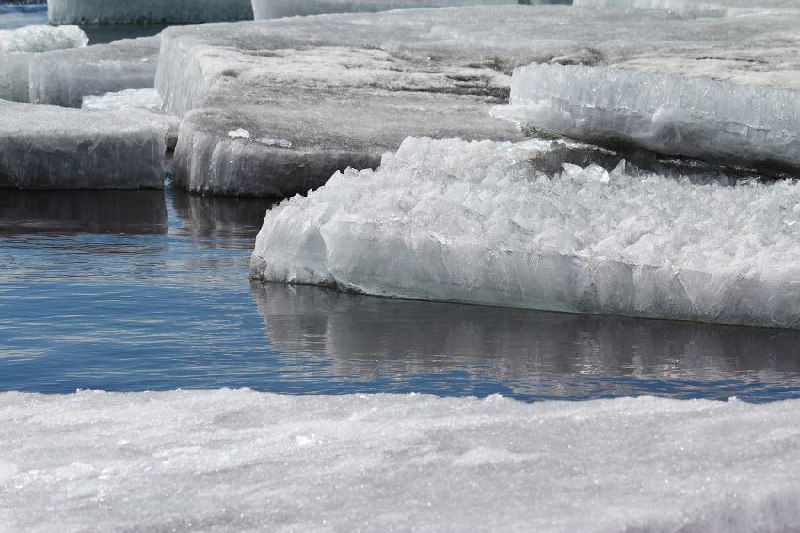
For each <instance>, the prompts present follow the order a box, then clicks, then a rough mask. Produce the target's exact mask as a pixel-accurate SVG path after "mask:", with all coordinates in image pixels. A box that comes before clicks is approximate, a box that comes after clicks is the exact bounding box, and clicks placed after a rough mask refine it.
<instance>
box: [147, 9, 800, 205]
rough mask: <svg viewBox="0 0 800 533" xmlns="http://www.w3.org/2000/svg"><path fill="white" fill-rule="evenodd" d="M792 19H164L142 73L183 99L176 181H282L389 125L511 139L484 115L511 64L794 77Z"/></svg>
mask: <svg viewBox="0 0 800 533" xmlns="http://www.w3.org/2000/svg"><path fill="white" fill-rule="evenodd" d="M798 24H800V14H794V15H792V14H791V13H789V14H786V13H782V14H780V15H776V14H772V13H769V12H764V13H755V14H750V15H747V16H742V17H716V18H694V19H693V18H689V19H685V18H681V17H676V16H675V14H674V13H671V12H668V11H659V10H637V11H631V12H629V13H626V14H625V16H624V17H621V15H620V12H619V11H615V10H598V9H590V8H575V7H567V6H514V5H510V6H492V7H486V6H483V7H480V6H479V7H458V8H442V9H413V10H396V11H390V12H382V13H349V14H341V15H323V16H314V17H294V18H287V19H281V20H267V21H257V22H249V23H236V24H213V25H205V26H202V27H180V28H178V27H176V28H170V29H168V30H166V31H165V32H163V34H162V48H161V54H160V58H159V68H158V73H157V75H156V88H157V90H158V91H159V93H160V94H161V96H162V98H163V100H164V103H165V106H166V108H167V109H169V110H170V111H172V112H174V113H177V114H183V113H186V112H188V111H191V113H190V114H189V115H188V116H187V120H186V121H185V123H184V129H183V130H182V133H181V137H182V138H181V140H180V142H179V144H178V147H177V149H176V159H175V162H176V167H175V171H176V176H177V177H178V182H179V183H180V184H182V185H183V186H186V187H188V188H189V189H191V190H194V191H198V192H200V191H202V192H203V193H206V194H239V195H262V194H268V193H269V194H273V193H274V194H281V195H283V194H291V193H292V192H305V191H306V190H307V189H308V188H309V187H313V186H316V185H319V184H321V183H323V182H324V181H325V180H326V179H327V175H326V174H327V171H328V170H330V169H333V168H342V167H343V166H347V165H352V166H355V167H363V165H369V166H371V165H374V162H375V161H376V158H377V156H378V155H379V154H380V152H381V151H383V150H391V149H395V148H397V146H398V145H399V142H400V140H401V139H402V137H403V135H401V134H402V133H404V134H412V135H425V136H438V135H448V136H461V137H465V138H491V139H508V140H514V139H516V138H517V137H516V136H515V133H513V132H510V131H509V130H507V129H503V127H502V126H498V125H497V124H492V123H491V121H489V120H488V119H486V118H484V117H485V114H486V113H487V112H488V109H489V108H490V107H491V106H492V105H494V104H497V103H504V102H505V100H506V99H507V95H508V92H509V89H510V78H509V75H510V74H511V72H512V71H513V69H514V68H515V67H518V66H521V65H528V64H531V63H558V64H584V65H617V66H620V67H623V68H628V69H634V70H652V69H654V68H655V69H656V70H657V71H659V72H664V73H676V74H684V75H689V76H707V77H712V78H717V79H726V80H729V81H731V82H734V83H742V84H763V85H774V86H778V87H788V88H793V87H794V88H796V87H800V56H798V55H797V54H796V50H797V49H798V48H799V47H800V34H798V33H797V31H796V28H797V27H798ZM712 52H713V53H712ZM653 65H655V67H653ZM434 107H435V110H434ZM401 109H402V110H403V114H402V115H401V114H400V112H399V110H401ZM465 109H469V110H470V111H469V112H465V111H464V110H465ZM192 110H193V111H192ZM383 111H386V112H383ZM462 116H463V117H470V118H469V121H465V120H462ZM422 118H425V119H426V120H422ZM240 130H241V131H240ZM310 145H313V146H311V147H310ZM276 183H280V184H281V186H280V187H278V188H277V189H276V186H275V184H276Z"/></svg>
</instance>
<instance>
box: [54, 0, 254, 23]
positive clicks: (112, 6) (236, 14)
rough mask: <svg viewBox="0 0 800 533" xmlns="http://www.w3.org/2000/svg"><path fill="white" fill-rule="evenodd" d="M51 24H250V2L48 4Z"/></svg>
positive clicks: (74, 0)
mask: <svg viewBox="0 0 800 533" xmlns="http://www.w3.org/2000/svg"><path fill="white" fill-rule="evenodd" d="M47 5H48V13H49V16H50V22H51V23H53V24H180V23H183V24H187V23H199V22H219V21H229V20H251V19H252V18H253V11H252V8H251V7H250V0H169V1H165V0H47Z"/></svg>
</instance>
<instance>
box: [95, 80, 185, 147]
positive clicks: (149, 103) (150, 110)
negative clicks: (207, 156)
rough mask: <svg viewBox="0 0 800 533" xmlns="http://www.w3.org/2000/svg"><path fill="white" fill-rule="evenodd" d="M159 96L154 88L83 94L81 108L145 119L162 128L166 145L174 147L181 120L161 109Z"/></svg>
mask: <svg viewBox="0 0 800 533" xmlns="http://www.w3.org/2000/svg"><path fill="white" fill-rule="evenodd" d="M161 107H162V103H161V97H160V96H159V95H158V92H157V91H156V90H155V89H125V90H123V91H119V92H114V93H106V94H103V95H100V96H84V97H83V106H82V109H85V110H87V111H111V112H114V113H117V114H118V115H121V116H123V117H125V118H132V119H136V120H145V121H149V122H151V123H153V124H154V125H156V126H158V127H160V128H162V129H164V131H166V135H167V147H168V148H170V149H174V148H175V144H176V143H177V142H178V129H179V128H180V124H181V120H180V118H178V117H177V116H175V115H172V114H169V113H165V112H164V111H162V110H161Z"/></svg>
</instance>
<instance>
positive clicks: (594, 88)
mask: <svg viewBox="0 0 800 533" xmlns="http://www.w3.org/2000/svg"><path fill="white" fill-rule="evenodd" d="M495 115H496V116H501V117H507V118H511V119H513V120H515V121H517V122H518V123H519V124H521V125H522V126H523V127H525V128H528V129H530V130H533V131H534V132H545V133H555V134H558V135H563V136H566V137H570V138H573V139H577V140H581V141H588V142H591V143H594V144H598V145H604V146H610V147H612V148H619V147H620V146H628V147H630V146H636V147H642V148H646V149H649V150H653V151H655V152H658V153H662V154H671V155H682V156H690V157H696V158H701V159H705V160H708V161H712V162H716V163H722V164H729V165H734V166H747V167H754V168H756V169H759V170H762V171H764V170H769V171H775V172H780V171H791V172H796V171H798V170H800V91H793V90H787V89H778V88H774V87H762V86H757V85H735V84H731V83H726V82H719V81H715V80H710V79H707V78H695V77H686V76H677V75H667V74H653V73H642V72H635V71H628V70H622V69H612V68H605V67H582V66H572V65H570V66H562V65H532V66H529V67H521V68H519V69H517V70H516V71H514V77H513V80H512V85H511V105H510V106H507V107H505V108H496V109H495Z"/></svg>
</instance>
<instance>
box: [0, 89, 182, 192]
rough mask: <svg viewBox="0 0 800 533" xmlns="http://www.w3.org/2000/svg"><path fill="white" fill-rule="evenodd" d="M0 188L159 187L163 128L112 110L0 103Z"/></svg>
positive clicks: (163, 139) (162, 168)
mask: <svg viewBox="0 0 800 533" xmlns="http://www.w3.org/2000/svg"><path fill="white" fill-rule="evenodd" d="M0 116H2V117H3V120H2V121H0V154H2V155H0V187H15V188H19V189H138V188H147V189H160V188H163V186H164V153H165V151H166V141H165V135H164V131H163V129H161V128H157V127H155V126H154V125H153V124H151V123H150V122H148V121H144V120H136V119H133V118H128V119H126V118H125V117H121V116H120V115H117V114H115V113H107V112H102V111H97V112H88V111H82V110H77V109H65V108H61V107H55V106H47V105H31V104H17V103H11V102H3V101H0Z"/></svg>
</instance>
